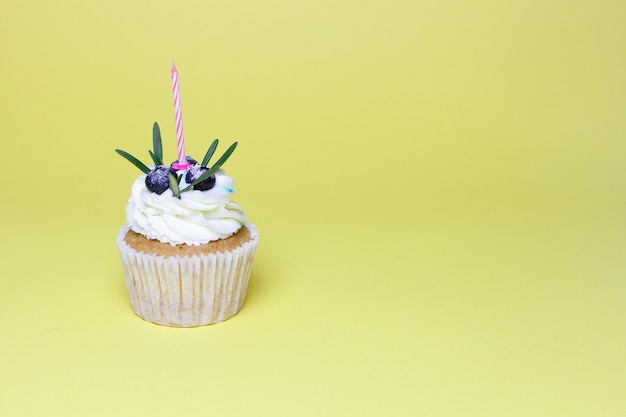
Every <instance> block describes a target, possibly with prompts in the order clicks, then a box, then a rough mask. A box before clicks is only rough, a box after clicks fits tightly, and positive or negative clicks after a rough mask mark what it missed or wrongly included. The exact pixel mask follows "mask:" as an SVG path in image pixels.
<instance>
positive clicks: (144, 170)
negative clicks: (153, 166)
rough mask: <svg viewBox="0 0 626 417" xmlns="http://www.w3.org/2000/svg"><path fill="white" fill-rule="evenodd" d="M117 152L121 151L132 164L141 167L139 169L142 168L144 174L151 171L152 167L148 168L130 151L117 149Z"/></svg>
mask: <svg viewBox="0 0 626 417" xmlns="http://www.w3.org/2000/svg"><path fill="white" fill-rule="evenodd" d="M115 152H117V153H119V154H120V155H122V156H123V157H124V158H126V159H127V160H128V161H129V162H130V163H131V164H133V165H134V166H136V167H137V168H139V170H141V172H143V173H144V174H147V173H148V172H150V168H148V167H147V166H146V165H145V164H144V163H143V162H141V161H140V160H139V159H137V158H135V157H134V156H132V155H131V154H129V153H128V152H125V151H123V150H121V149H116V150H115Z"/></svg>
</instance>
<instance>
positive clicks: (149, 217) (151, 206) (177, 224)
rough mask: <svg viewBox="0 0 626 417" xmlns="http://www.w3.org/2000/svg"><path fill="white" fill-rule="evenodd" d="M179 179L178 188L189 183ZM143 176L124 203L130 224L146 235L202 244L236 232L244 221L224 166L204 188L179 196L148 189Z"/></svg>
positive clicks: (170, 240)
mask: <svg viewBox="0 0 626 417" xmlns="http://www.w3.org/2000/svg"><path fill="white" fill-rule="evenodd" d="M184 177H185V176H184V173H183V179H182V180H181V184H180V189H181V190H182V189H183V188H185V187H186V186H187V185H188V184H187V183H186V182H185V179H184ZM145 180H146V176H145V175H141V176H139V178H137V179H136V180H135V182H134V183H133V186H132V189H131V196H130V198H129V199H128V206H127V207H126V219H127V221H128V224H129V226H130V228H131V229H132V230H133V231H135V232H137V233H139V234H142V235H144V236H145V237H147V238H148V239H157V240H159V241H160V242H162V243H170V244H172V245H179V244H187V245H202V244H205V243H208V242H210V241H212V240H218V239H224V238H227V237H229V236H230V235H232V234H233V233H235V232H237V231H238V230H239V229H240V228H241V225H242V224H243V223H244V222H245V221H246V215H245V214H244V212H243V209H242V208H241V206H240V205H239V204H237V203H235V202H232V201H230V199H229V198H228V197H229V196H230V195H232V194H233V193H234V192H235V190H234V189H233V187H232V186H233V184H234V182H235V181H234V180H233V179H232V178H230V177H228V176H226V175H225V173H224V171H223V170H219V171H218V172H217V173H216V174H215V186H214V187H213V188H211V189H210V190H207V191H198V190H189V191H185V192H182V193H181V194H180V198H177V197H174V195H173V194H172V190H170V189H167V190H165V192H163V194H161V195H158V194H155V193H152V192H150V191H149V190H148V189H147V188H146V184H145Z"/></svg>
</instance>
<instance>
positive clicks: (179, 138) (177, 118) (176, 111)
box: [172, 62, 187, 164]
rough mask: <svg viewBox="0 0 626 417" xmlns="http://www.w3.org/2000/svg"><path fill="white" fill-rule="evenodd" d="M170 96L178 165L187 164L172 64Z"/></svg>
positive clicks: (181, 116) (181, 113)
mask: <svg viewBox="0 0 626 417" xmlns="http://www.w3.org/2000/svg"><path fill="white" fill-rule="evenodd" d="M172 94H173V95H174V119H175V121H176V144H177V146H178V163H179V164H185V163H187V161H186V158H185V133H184V130H183V112H182V109H181V106H180V87H179V85H178V70H177V69H176V65H174V62H172Z"/></svg>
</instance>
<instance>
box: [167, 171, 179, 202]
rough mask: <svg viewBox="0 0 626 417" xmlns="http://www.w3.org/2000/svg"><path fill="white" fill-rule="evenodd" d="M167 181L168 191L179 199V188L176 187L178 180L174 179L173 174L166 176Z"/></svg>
mask: <svg viewBox="0 0 626 417" xmlns="http://www.w3.org/2000/svg"><path fill="white" fill-rule="evenodd" d="M167 180H168V181H169V183H170V189H171V190H172V194H174V197H178V198H180V187H179V186H178V180H177V179H176V177H175V176H174V174H172V173H169V174H167Z"/></svg>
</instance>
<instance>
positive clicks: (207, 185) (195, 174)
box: [185, 165, 215, 191]
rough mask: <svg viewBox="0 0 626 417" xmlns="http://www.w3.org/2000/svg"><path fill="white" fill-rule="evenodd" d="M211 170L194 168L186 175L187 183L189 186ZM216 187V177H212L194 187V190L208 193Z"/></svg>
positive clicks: (199, 167) (197, 166)
mask: <svg viewBox="0 0 626 417" xmlns="http://www.w3.org/2000/svg"><path fill="white" fill-rule="evenodd" d="M208 170H209V168H206V167H201V166H199V165H196V166H194V167H193V168H191V169H190V170H189V171H187V173H186V174H185V181H186V182H187V184H191V183H192V182H194V181H195V180H197V179H198V178H200V177H201V176H202V174H204V173H205V172H207V171H208ZM214 186H215V175H211V176H210V177H209V178H206V179H204V180H202V181H200V182H199V183H198V184H196V185H194V186H193V189H194V190H200V191H207V190H210V189H211V188H213V187H214Z"/></svg>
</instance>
